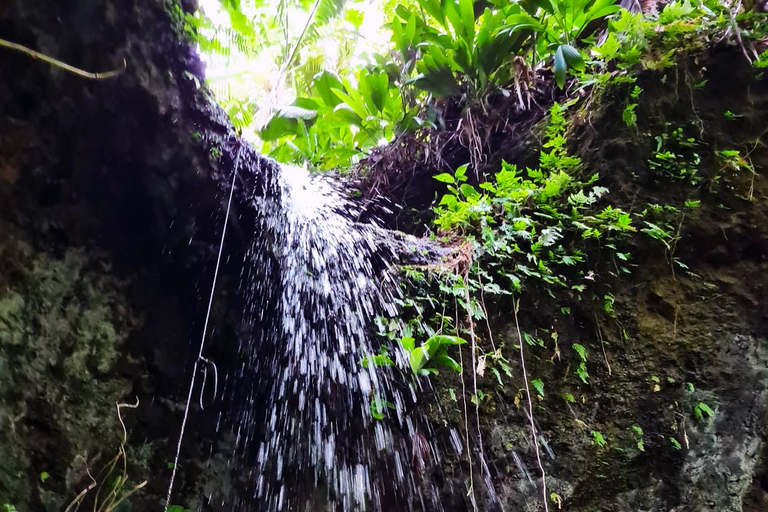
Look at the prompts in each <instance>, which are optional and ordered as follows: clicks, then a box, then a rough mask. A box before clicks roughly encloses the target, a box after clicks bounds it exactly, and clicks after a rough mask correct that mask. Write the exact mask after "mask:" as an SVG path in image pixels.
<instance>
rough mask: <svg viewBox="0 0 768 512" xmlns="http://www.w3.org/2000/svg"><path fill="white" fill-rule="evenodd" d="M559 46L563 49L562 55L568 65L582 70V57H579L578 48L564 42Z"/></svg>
mask: <svg viewBox="0 0 768 512" xmlns="http://www.w3.org/2000/svg"><path fill="white" fill-rule="evenodd" d="M561 48H562V49H563V57H564V58H565V62H566V63H567V64H568V66H570V67H572V68H573V69H575V70H576V71H584V59H583V58H582V57H581V54H580V53H579V50H577V49H576V48H574V47H573V46H571V45H569V44H564V45H562V46H561Z"/></svg>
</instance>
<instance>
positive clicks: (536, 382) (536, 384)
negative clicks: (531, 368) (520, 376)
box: [531, 379, 544, 398]
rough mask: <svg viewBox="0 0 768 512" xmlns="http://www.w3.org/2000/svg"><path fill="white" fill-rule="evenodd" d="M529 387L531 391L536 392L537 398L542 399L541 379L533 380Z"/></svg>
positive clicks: (542, 385) (542, 383) (542, 384)
mask: <svg viewBox="0 0 768 512" xmlns="http://www.w3.org/2000/svg"><path fill="white" fill-rule="evenodd" d="M531 386H533V389H535V390H536V392H537V393H538V394H539V396H541V397H542V398H543V397H544V382H543V381H542V380H541V379H533V380H532V381H531Z"/></svg>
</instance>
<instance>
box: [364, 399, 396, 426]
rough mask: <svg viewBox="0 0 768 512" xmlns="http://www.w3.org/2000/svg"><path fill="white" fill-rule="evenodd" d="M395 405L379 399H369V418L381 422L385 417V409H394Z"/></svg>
mask: <svg viewBox="0 0 768 512" xmlns="http://www.w3.org/2000/svg"><path fill="white" fill-rule="evenodd" d="M394 408H395V404H393V403H392V402H388V401H387V400H383V399H381V398H379V397H373V398H372V399H371V405H370V411H371V416H372V417H373V419H375V420H383V419H384V417H385V416H386V412H387V409H394Z"/></svg>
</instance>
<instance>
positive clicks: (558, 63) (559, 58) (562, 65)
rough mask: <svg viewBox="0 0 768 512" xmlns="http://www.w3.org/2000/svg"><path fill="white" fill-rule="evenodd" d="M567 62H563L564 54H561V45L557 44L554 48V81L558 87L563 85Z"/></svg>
mask: <svg viewBox="0 0 768 512" xmlns="http://www.w3.org/2000/svg"><path fill="white" fill-rule="evenodd" d="M567 67H568V64H566V62H565V55H563V47H562V46H558V47H557V50H555V69H554V71H555V83H556V84H557V86H558V87H559V88H561V89H562V88H563V87H564V86H565V70H566V69H567Z"/></svg>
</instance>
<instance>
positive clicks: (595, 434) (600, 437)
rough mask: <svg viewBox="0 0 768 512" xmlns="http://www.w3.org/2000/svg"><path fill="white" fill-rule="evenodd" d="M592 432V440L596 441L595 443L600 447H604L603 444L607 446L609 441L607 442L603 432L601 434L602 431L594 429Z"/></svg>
mask: <svg viewBox="0 0 768 512" xmlns="http://www.w3.org/2000/svg"><path fill="white" fill-rule="evenodd" d="M591 433H592V441H593V442H594V443H595V444H596V445H597V446H600V447H602V446H605V445H606V444H607V442H606V440H605V438H604V437H603V434H601V433H600V432H598V431H597V430H592V431H591Z"/></svg>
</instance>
